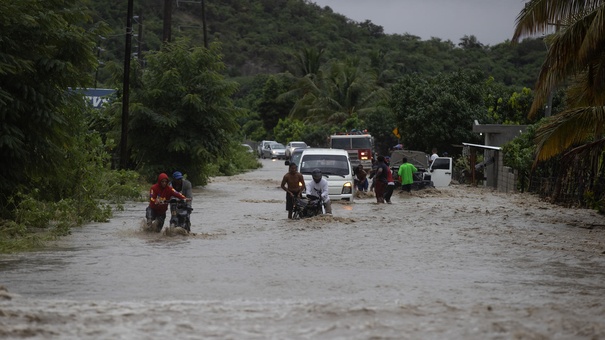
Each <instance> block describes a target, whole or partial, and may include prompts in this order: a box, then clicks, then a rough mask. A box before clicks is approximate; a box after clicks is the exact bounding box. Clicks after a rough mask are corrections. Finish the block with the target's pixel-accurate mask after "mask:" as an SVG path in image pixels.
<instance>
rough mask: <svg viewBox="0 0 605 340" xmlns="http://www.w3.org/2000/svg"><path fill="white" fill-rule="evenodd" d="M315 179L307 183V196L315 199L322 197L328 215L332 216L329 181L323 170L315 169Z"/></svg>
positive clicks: (313, 174)
mask: <svg viewBox="0 0 605 340" xmlns="http://www.w3.org/2000/svg"><path fill="white" fill-rule="evenodd" d="M311 174H312V177H313V179H312V180H310V181H309V182H308V183H307V185H306V186H307V195H312V196H315V197H319V196H321V197H322V198H323V201H324V207H325V208H326V214H330V215H332V203H331V202H330V195H329V190H328V181H327V180H326V179H325V178H323V175H322V174H321V170H319V169H314V170H313V172H312V173H311Z"/></svg>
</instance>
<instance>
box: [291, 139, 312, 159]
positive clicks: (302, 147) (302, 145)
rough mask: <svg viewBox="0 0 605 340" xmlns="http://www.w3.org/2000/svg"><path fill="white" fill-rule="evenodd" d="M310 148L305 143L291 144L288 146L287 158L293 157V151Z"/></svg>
mask: <svg viewBox="0 0 605 340" xmlns="http://www.w3.org/2000/svg"><path fill="white" fill-rule="evenodd" d="M308 147H309V146H308V145H307V143H305V142H290V143H288V144H286V157H288V158H290V155H292V151H294V149H299V148H300V149H306V148H308Z"/></svg>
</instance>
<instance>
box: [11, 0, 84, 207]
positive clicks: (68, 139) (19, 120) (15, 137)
mask: <svg viewBox="0 0 605 340" xmlns="http://www.w3.org/2000/svg"><path fill="white" fill-rule="evenodd" d="M81 3H82V2H81V1H75V0H70V1H33V0H23V1H1V2H0V41H2V53H1V54H0V84H2V85H1V87H0V122H1V123H0V159H2V167H0V197H2V200H1V201H2V202H3V201H4V200H5V199H7V198H8V197H9V196H11V195H12V194H13V193H15V192H16V190H17V189H18V188H20V187H21V186H26V187H29V186H31V185H32V184H33V183H32V182H31V179H32V178H40V179H41V181H45V180H44V179H48V178H50V179H52V178H56V177H60V176H62V175H63V174H62V173H61V172H60V171H61V170H62V169H63V167H62V165H63V164H64V163H65V157H66V156H67V155H68V153H69V148H70V147H71V145H72V144H73V142H74V131H77V128H78V124H79V120H81V119H82V116H81V115H80V114H79V113H78V112H77V111H75V110H73V109H69V107H70V106H72V107H73V106H77V105H78V103H81V102H82V98H81V97H79V96H74V95H73V94H71V93H70V92H69V91H68V88H69V87H77V86H81V85H83V84H85V83H86V82H87V79H88V78H87V74H88V71H89V70H90V69H91V68H92V67H93V65H94V63H95V58H94V54H93V46H94V43H93V40H92V36H93V35H92V33H91V32H86V31H85V30H84V29H82V28H81V27H82V25H83V24H84V23H85V22H86V21H87V20H88V19H89V17H88V16H87V14H86V9H85V8H80V4H81ZM80 106H81V105H80ZM42 184H45V183H42ZM52 191H54V190H52ZM55 195H60V193H55V192H52V193H50V195H47V196H55ZM5 212H6V211H4V210H3V213H5Z"/></svg>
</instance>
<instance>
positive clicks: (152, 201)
mask: <svg viewBox="0 0 605 340" xmlns="http://www.w3.org/2000/svg"><path fill="white" fill-rule="evenodd" d="M172 197H176V198H178V199H181V200H185V201H187V205H188V206H189V207H191V201H192V200H193V187H192V185H191V182H189V181H188V180H187V179H185V178H184V177H183V174H182V173H181V172H180V171H175V172H174V173H173V174H172V181H170V180H169V178H168V175H166V174H165V173H161V174H160V175H159V176H158V181H157V183H155V184H154V185H152V186H151V189H149V205H148V206H147V209H146V211H145V217H146V220H147V228H149V229H151V230H153V231H156V232H160V231H161V230H162V227H163V226H164V221H165V220H166V211H168V204H169V201H170V199H171V198H172Z"/></svg>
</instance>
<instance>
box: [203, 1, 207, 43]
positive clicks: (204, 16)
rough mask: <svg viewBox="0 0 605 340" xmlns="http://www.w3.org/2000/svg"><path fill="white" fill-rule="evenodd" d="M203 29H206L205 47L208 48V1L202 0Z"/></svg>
mask: <svg viewBox="0 0 605 340" xmlns="http://www.w3.org/2000/svg"><path fill="white" fill-rule="evenodd" d="M202 30H203V31H204V47H205V48H208V34H207V33H206V2H205V0H202Z"/></svg>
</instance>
